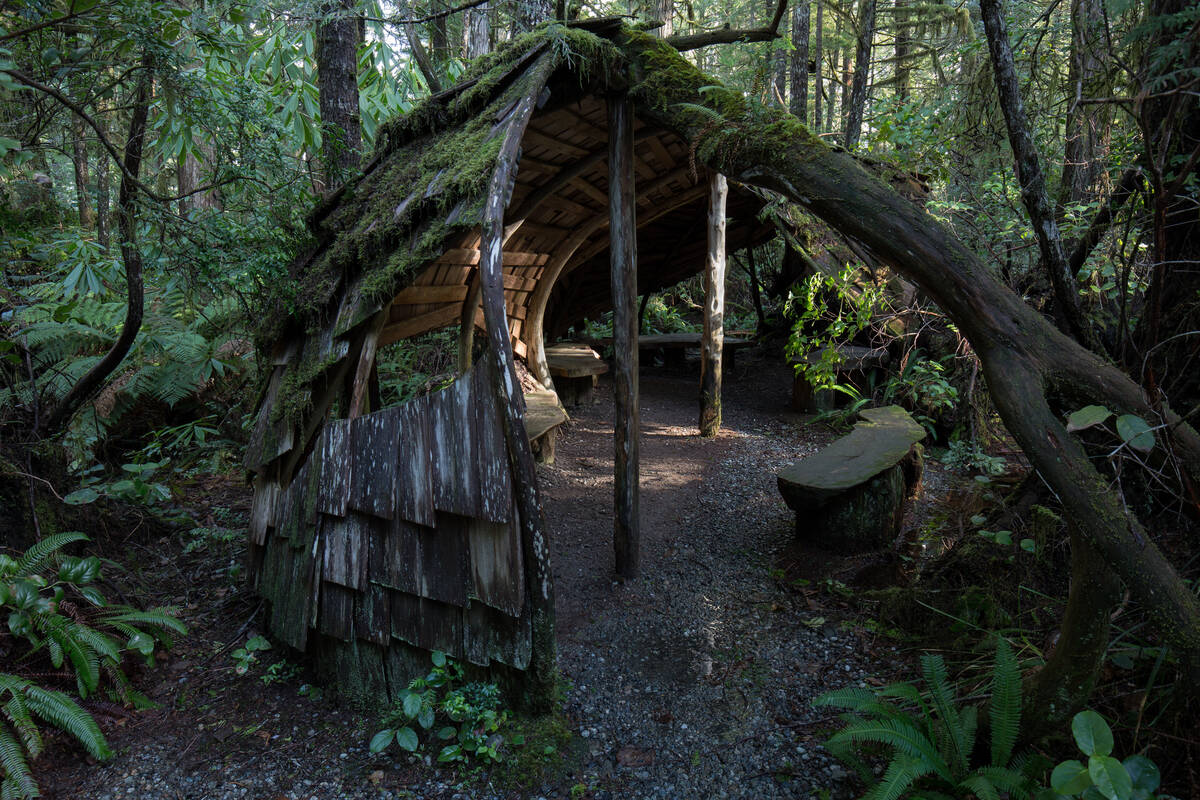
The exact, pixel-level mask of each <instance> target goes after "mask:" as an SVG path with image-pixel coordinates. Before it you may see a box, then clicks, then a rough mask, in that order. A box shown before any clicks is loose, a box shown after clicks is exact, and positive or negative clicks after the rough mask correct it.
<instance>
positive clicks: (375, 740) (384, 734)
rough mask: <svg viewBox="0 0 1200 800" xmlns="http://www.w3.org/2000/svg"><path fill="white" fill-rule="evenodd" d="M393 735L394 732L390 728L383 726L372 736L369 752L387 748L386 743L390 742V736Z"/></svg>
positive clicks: (378, 751) (377, 751) (379, 751)
mask: <svg viewBox="0 0 1200 800" xmlns="http://www.w3.org/2000/svg"><path fill="white" fill-rule="evenodd" d="M395 735H396V732H395V731H394V730H392V729H391V728H384V729H383V730H381V731H380V732H379V733H377V734H375V735H374V736H372V737H371V745H370V747H371V752H372V753H382V752H383V751H384V750H387V748H388V745H389V744H391V743H392V738H393V737H394V736H395Z"/></svg>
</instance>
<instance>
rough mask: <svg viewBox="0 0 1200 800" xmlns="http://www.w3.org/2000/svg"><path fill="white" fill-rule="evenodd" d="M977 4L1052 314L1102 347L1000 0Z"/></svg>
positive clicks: (1085, 339)
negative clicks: (1062, 226) (1066, 241)
mask: <svg viewBox="0 0 1200 800" xmlns="http://www.w3.org/2000/svg"><path fill="white" fill-rule="evenodd" d="M979 7H980V10H981V11H982V12H983V26H984V30H985V31H986V32H987V40H988V50H989V51H990V53H991V56H992V70H993V73H994V75H995V80H996V91H997V92H998V93H999V96H1000V108H1001V110H1002V111H1003V112H1004V119H1005V122H1006V123H1007V126H1008V141H1009V144H1010V145H1011V146H1012V151H1013V159H1014V160H1015V162H1016V172H1017V180H1018V181H1019V182H1020V184H1021V200H1022V201H1023V202H1024V204H1025V210H1026V211H1027V212H1028V213H1029V220H1030V223H1031V224H1032V225H1033V229H1034V233H1035V235H1036V236H1037V242H1038V251H1039V252H1040V253H1041V257H1042V265H1043V266H1044V268H1045V269H1046V272H1047V273H1048V275H1049V277H1050V285H1051V286H1052V287H1053V291H1054V308H1055V312H1056V315H1057V317H1058V318H1059V319H1060V320H1061V327H1062V329H1063V330H1064V331H1065V332H1067V333H1069V334H1070V335H1071V336H1073V337H1074V338H1075V339H1076V341H1078V342H1080V343H1082V344H1084V345H1085V346H1087V347H1089V348H1091V349H1092V350H1095V351H1097V352H1101V348H1100V344H1099V341H1098V339H1097V338H1096V335H1095V332H1094V331H1093V329H1092V326H1091V324H1090V323H1089V322H1088V321H1087V319H1086V317H1084V314H1083V309H1082V307H1081V306H1080V304H1079V290H1078V288H1077V287H1076V285H1075V276H1074V275H1072V274H1071V272H1070V269H1069V267H1068V265H1067V257H1066V254H1065V253H1064V251H1063V243H1062V235H1061V234H1060V232H1059V229H1058V222H1057V220H1056V219H1055V215H1054V208H1053V206H1051V204H1050V197H1049V195H1048V194H1047V192H1046V179H1045V177H1044V176H1043V175H1042V162H1041V158H1040V157H1039V156H1038V151H1037V145H1036V144H1035V143H1034V141H1033V129H1032V128H1031V127H1030V125H1029V117H1028V116H1026V114H1025V105H1024V103H1023V102H1022V101H1021V93H1020V88H1019V86H1018V82H1017V68H1016V64H1015V63H1014V62H1013V55H1012V48H1011V46H1010V45H1009V42H1008V30H1007V28H1006V26H1005V24H1004V17H1003V15H1002V13H1001V9H1000V0H980V3H979Z"/></svg>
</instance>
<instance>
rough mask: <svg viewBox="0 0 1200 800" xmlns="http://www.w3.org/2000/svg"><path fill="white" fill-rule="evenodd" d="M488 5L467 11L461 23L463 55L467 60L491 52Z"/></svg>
mask: <svg viewBox="0 0 1200 800" xmlns="http://www.w3.org/2000/svg"><path fill="white" fill-rule="evenodd" d="M488 13H489V9H488V4H487V3H484V4H483V5H481V6H476V7H475V8H470V9H467V16H466V19H465V20H464V22H463V30H464V38H465V43H464V46H463V54H464V55H465V56H466V57H467V58H468V59H472V58H479V57H480V56H481V55H484V54H485V53H488V52H490V51H491V24H492V23H491V20H490V19H489V18H488Z"/></svg>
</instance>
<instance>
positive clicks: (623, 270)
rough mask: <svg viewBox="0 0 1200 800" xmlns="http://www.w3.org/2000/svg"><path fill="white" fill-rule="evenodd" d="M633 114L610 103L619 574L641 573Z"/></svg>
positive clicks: (623, 99)
mask: <svg viewBox="0 0 1200 800" xmlns="http://www.w3.org/2000/svg"><path fill="white" fill-rule="evenodd" d="M635 210H636V207H635V190H634V175H633V111H632V109H631V108H630V104H629V96H628V95H627V94H624V93H621V94H614V95H609V98H608V216H609V228H608V238H609V253H610V261H609V264H610V267H611V269H612V300H613V350H614V351H615V353H616V355H615V359H614V360H615V362H616V365H615V366H616V368H615V369H614V370H613V406H614V410H615V415H616V419H615V421H614V425H613V427H614V429H615V431H616V459H615V461H614V475H613V478H614V480H613V483H614V509H613V511H614V513H613V549H614V550H615V552H616V557H617V558H616V561H617V574H618V575H620V576H622V577H625V578H634V577H637V574H638V551H639V540H640V526H639V523H638V474H639V471H638V331H637V323H638V320H637V221H636V219H635V217H634V212H635Z"/></svg>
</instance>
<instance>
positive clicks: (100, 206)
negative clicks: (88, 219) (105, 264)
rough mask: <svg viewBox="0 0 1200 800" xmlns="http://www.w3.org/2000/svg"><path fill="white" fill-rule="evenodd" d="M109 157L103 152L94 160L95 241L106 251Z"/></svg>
mask: <svg viewBox="0 0 1200 800" xmlns="http://www.w3.org/2000/svg"><path fill="white" fill-rule="evenodd" d="M108 164H109V157H108V155H107V154H104V155H103V157H102V158H100V160H98V161H97V162H96V241H97V242H99V243H100V246H101V247H102V248H104V251H105V252H108V248H109V246H110V242H109V233H108V225H109V219H108V217H109V213H108V211H109V209H108V207H109V205H110V203H109V186H108V181H109V175H108Z"/></svg>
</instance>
